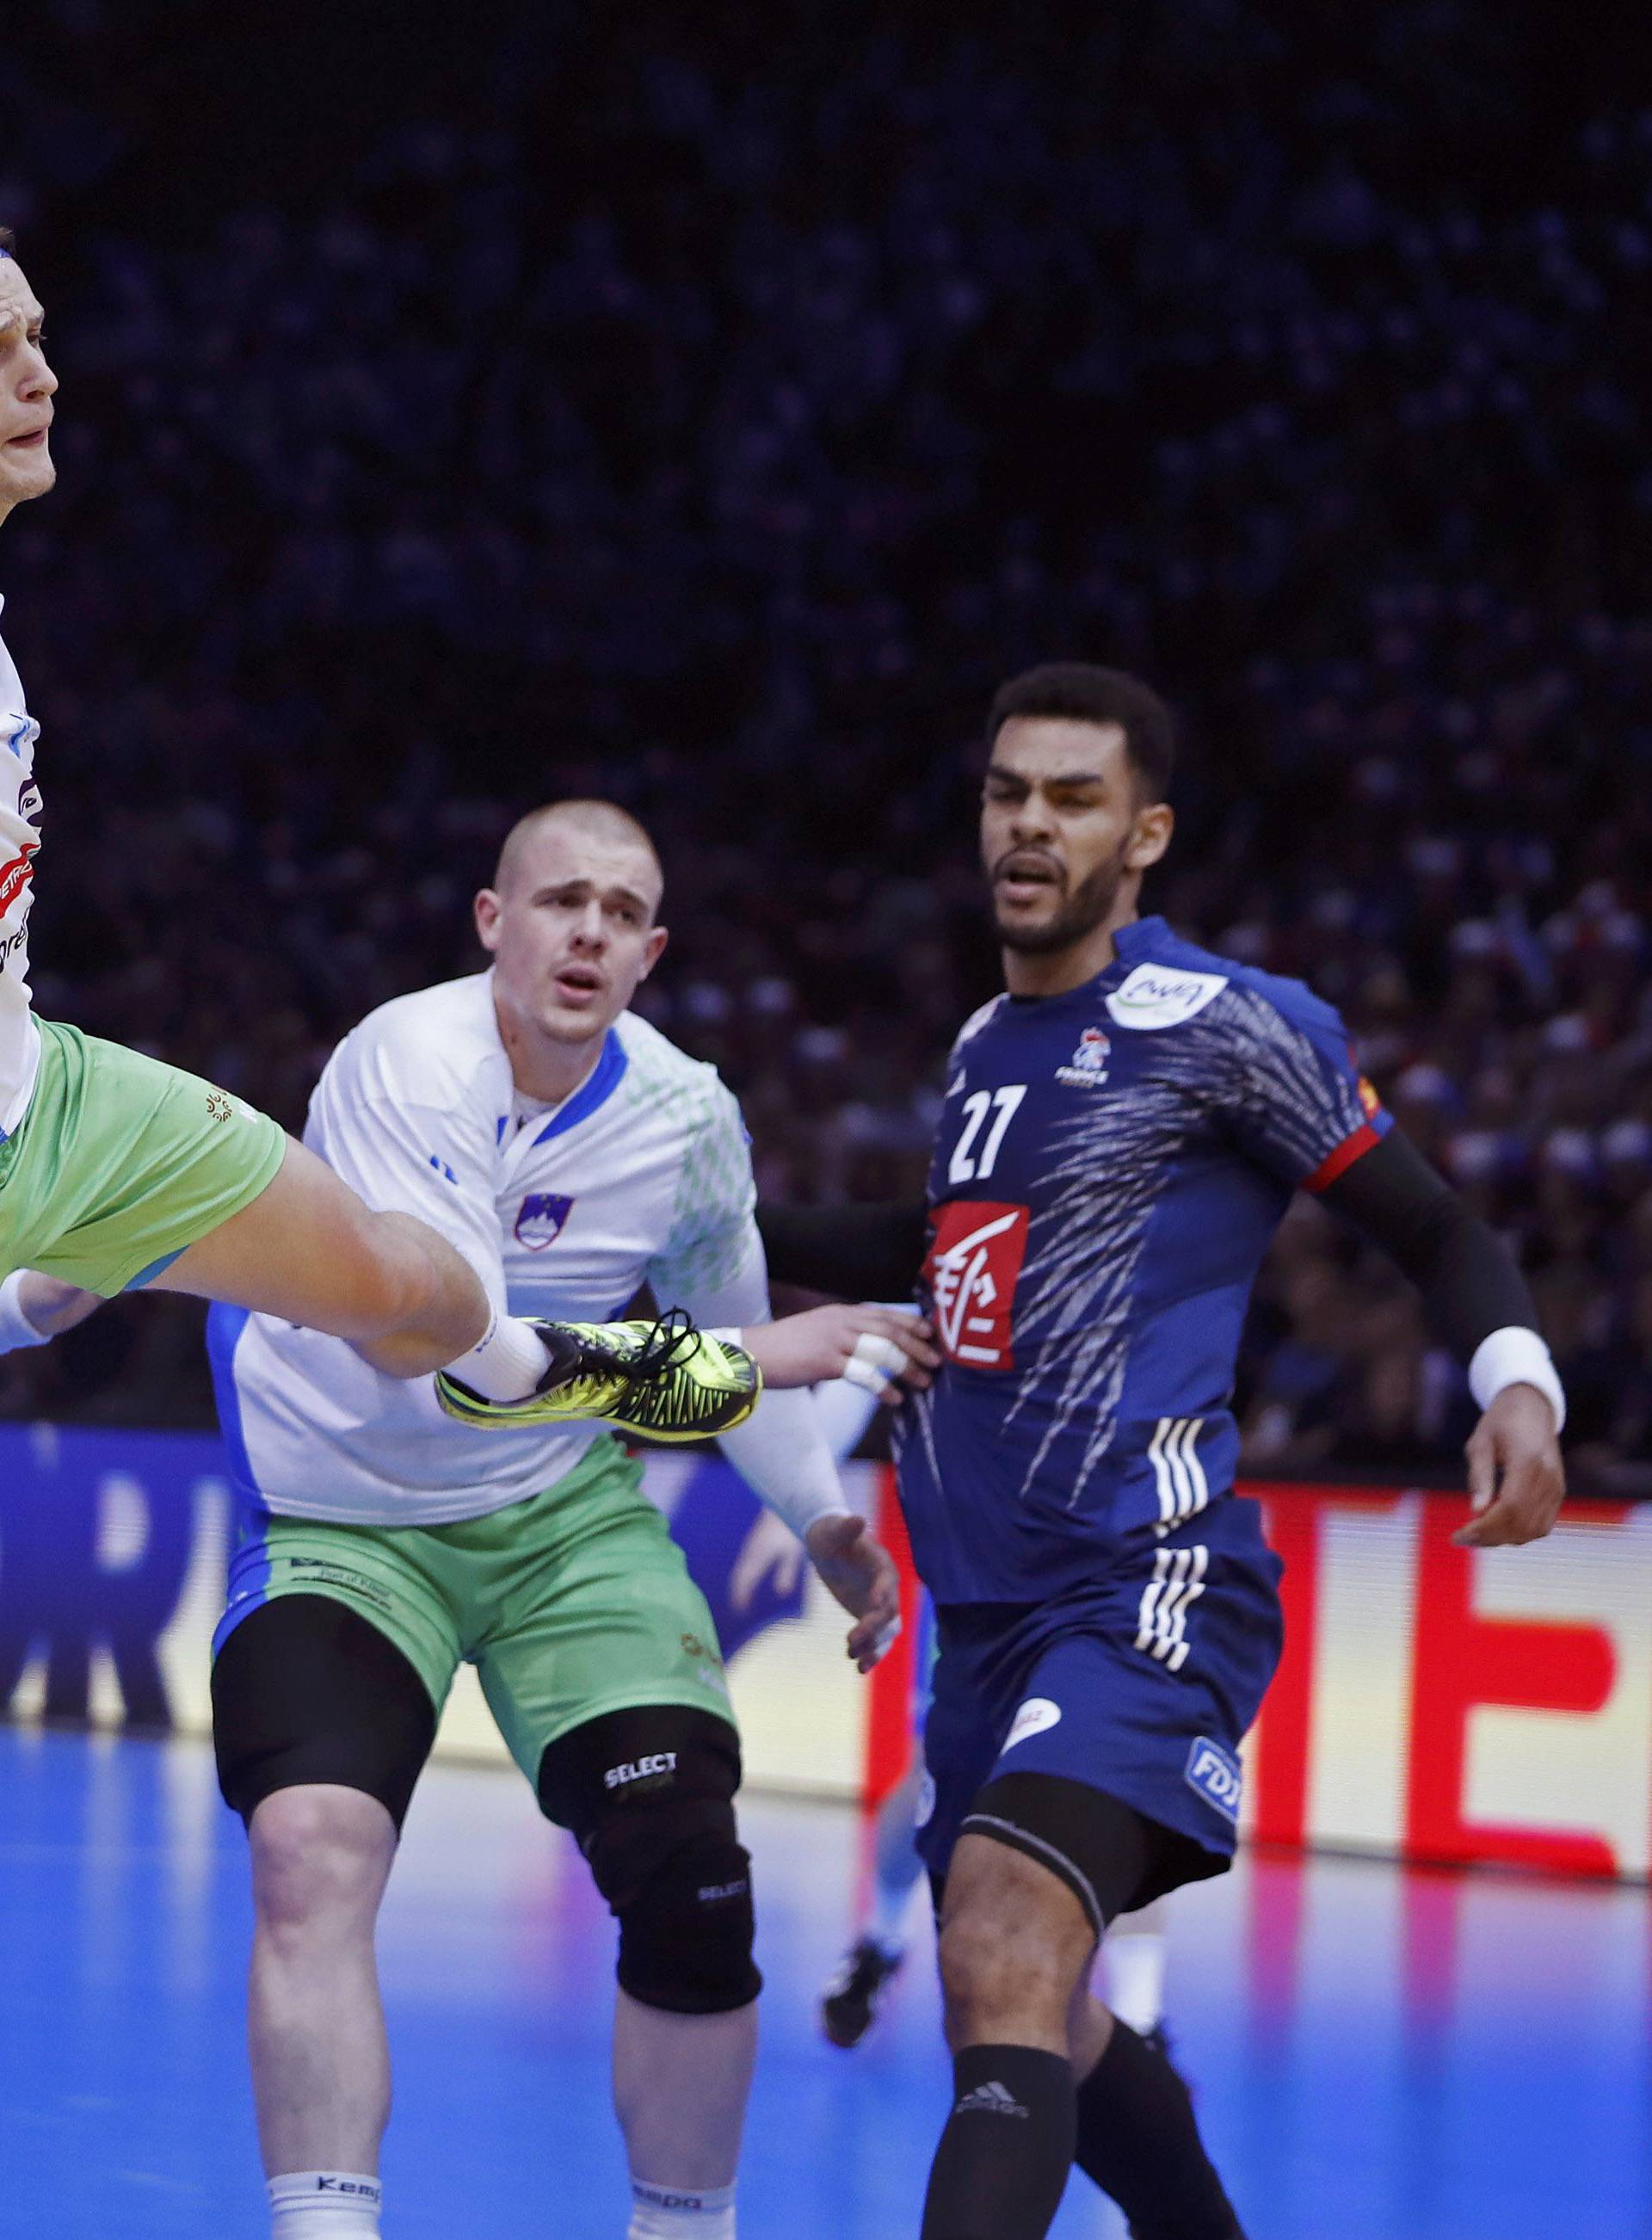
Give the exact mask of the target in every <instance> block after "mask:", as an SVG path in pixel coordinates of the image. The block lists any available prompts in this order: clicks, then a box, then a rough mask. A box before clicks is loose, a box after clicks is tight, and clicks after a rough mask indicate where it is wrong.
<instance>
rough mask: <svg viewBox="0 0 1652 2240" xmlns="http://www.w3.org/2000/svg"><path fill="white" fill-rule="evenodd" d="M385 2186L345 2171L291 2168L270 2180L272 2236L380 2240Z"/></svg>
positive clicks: (294, 2239) (272, 2239) (306, 2239)
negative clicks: (380, 2208)
mask: <svg viewBox="0 0 1652 2240" xmlns="http://www.w3.org/2000/svg"><path fill="white" fill-rule="evenodd" d="M382 2199H383V2188H382V2187H381V2186H380V2184H379V2182H378V2180H377V2179H376V2177H360V2176H357V2175H353V2174H352V2173H351V2172H350V2171H349V2170H293V2171H291V2172H290V2174H289V2175H288V2176H286V2177H272V2178H271V2179H270V2240H379V2231H378V2211H379V2203H380V2202H381V2200H382Z"/></svg>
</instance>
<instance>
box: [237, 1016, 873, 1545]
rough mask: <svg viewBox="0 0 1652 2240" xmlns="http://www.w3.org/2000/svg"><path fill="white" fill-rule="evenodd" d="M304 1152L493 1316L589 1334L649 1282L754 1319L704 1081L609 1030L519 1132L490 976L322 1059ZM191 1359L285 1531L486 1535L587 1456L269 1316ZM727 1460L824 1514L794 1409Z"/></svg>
mask: <svg viewBox="0 0 1652 2240" xmlns="http://www.w3.org/2000/svg"><path fill="white" fill-rule="evenodd" d="M304 1141H305V1142H306V1143H308V1144H309V1145H310V1149H311V1150H314V1151H316V1152H318V1153H319V1154H320V1156H321V1157H323V1158H324V1159H325V1160H326V1161H327V1163H328V1164H329V1165H330V1166H331V1167H333V1168H335V1169H336V1170H337V1172H338V1173H339V1174H341V1175H342V1176H343V1177H344V1179H345V1181H346V1182H348V1183H350V1184H351V1185H352V1187H353V1188H354V1189H355V1190H356V1191H357V1192H359V1194H360V1195H361V1196H362V1197H363V1198H364V1199H365V1200H366V1201H367V1203H368V1204H369V1205H370V1206H373V1207H376V1208H378V1209H381V1210H390V1209H398V1210H401V1211H403V1212H406V1213H413V1214H416V1215H418V1217H420V1219H421V1220H423V1221H426V1222H428V1223H430V1226H431V1227H432V1228H433V1229H436V1230H440V1231H441V1233H442V1234H443V1236H444V1237H447V1238H448V1239H449V1240H450V1243H453V1244H454V1246H455V1247H456V1249H457V1250H459V1251H460V1252H461V1253H462V1254H463V1256H464V1257H465V1258H466V1259H467V1260H468V1261H469V1262H470V1264H471V1266H472V1267H473V1268H475V1269H476V1271H477V1273H478V1274H479V1275H480V1276H481V1277H482V1278H483V1282H484V1283H486V1285H487V1287H488V1290H489V1291H490V1295H491V1297H492V1298H493V1300H494V1303H495V1304H496V1306H499V1307H509V1309H510V1311H511V1312H512V1313H513V1314H519V1315H543V1316H547V1317H555V1318H558V1319H562V1320H566V1321H575V1322H604V1321H610V1320H613V1319H614V1318H616V1317H618V1316H619V1315H621V1314H622V1313H623V1310H624V1309H625V1308H626V1306H627V1305H628V1304H629V1302H630V1301H631V1299H632V1298H633V1297H634V1296H635V1295H636V1291H637V1290H639V1289H640V1287H641V1286H642V1285H643V1283H648V1284H649V1286H650V1287H651V1289H652V1290H653V1292H654V1295H655V1297H656V1299H657V1301H658V1303H659V1304H660V1306H661V1307H662V1308H667V1307H672V1306H683V1307H686V1308H688V1309H689V1311H690V1312H691V1313H692V1314H694V1315H695V1316H696V1318H697V1319H698V1320H699V1321H701V1322H702V1323H709V1324H711V1325H713V1326H719V1325H729V1324H732V1325H735V1326H741V1325H743V1324H745V1323H754V1322H763V1321H766V1320H767V1319H768V1316H769V1288H768V1277H767V1273H766V1270H765V1267H764V1263H763V1246H762V1243H761V1240H760V1239H759V1237H758V1235H757V1229H756V1219H755V1217H754V1210H753V1209H754V1205H755V1200H756V1190H755V1186H754V1184H753V1181H752V1174H751V1157H750V1153H749V1149H748V1144H747V1138H746V1132H745V1128H744V1125H743V1122H742V1120H741V1117H740V1110H739V1107H738V1105H737V1104H736V1102H735V1100H734V1097H732V1096H731V1095H730V1093H729V1090H727V1089H726V1088H725V1087H724V1086H723V1083H722V1081H721V1080H720V1079H719V1078H718V1077H717V1074H716V1069H715V1068H714V1067H711V1066H709V1065H703V1064H701V1063H698V1062H697V1061H696V1060H695V1059H693V1058H690V1057H686V1056H685V1055H684V1054H683V1051H681V1050H678V1049H676V1047H675V1045H674V1044H672V1043H669V1042H668V1041H667V1040H666V1038H665V1037H664V1036H663V1035H662V1034H660V1033H659V1032H658V1031H657V1030H656V1029H655V1028H653V1027H651V1026H649V1024H648V1023H646V1021H644V1020H642V1019H638V1018H635V1017H632V1016H631V1015H630V1014H629V1012H628V1013H626V1014H625V1015H624V1016H623V1017H621V1018H620V1020H619V1021H618V1022H617V1023H616V1025H615V1026H614V1027H613V1028H611V1029H610V1031H609V1034H608V1037H607V1039H606V1041H605V1043H604V1044H603V1049H602V1051H601V1054H600V1056H599V1057H598V1058H597V1061H596V1067H595V1069H594V1070H593V1071H592V1072H591V1073H590V1076H589V1077H587V1079H586V1080H585V1082H584V1083H583V1086H582V1087H580V1088H579V1089H577V1090H575V1092H574V1094H573V1095H572V1096H571V1097H569V1098H568V1099H567V1100H566V1101H565V1102H564V1103H562V1104H560V1105H557V1106H555V1107H553V1108H548V1109H536V1110H533V1111H532V1112H531V1114H530V1115H529V1117H527V1118H526V1120H525V1123H524V1120H523V1107H522V1106H521V1104H520V1102H519V1100H517V1098H516V1093H515V1090H514V1085H513V1083H512V1080H511V1074H510V1061H509V1059H508V1058H507V1057H506V1055H505V1050H504V1046H503V1043H502V1042H501V1040H500V1037H499V1030H498V1025H497V1023H496V1017H495V1014H494V1007H493V976H492V975H491V973H487V972H483V973H479V974H477V975H476V976H475V977H471V978H469V979H464V980H455V981H450V982H449V983H446V984H445V985H443V986H442V987H437V988H430V989H426V990H423V991H422V992H421V993H419V994H417V995H413V996H403V997H398V998H397V999H396V1001H395V1002H394V1003H386V1004H385V1005H383V1008H382V1009H381V1010H376V1011H375V1012H373V1013H371V1014H370V1017H368V1018H366V1019H364V1020H363V1023H362V1024H361V1025H360V1026H359V1027H357V1028H356V1030H355V1031H354V1033H353V1034H350V1035H349V1036H348V1037H346V1038H345V1040H344V1041H343V1043H340V1045H339V1047H338V1049H337V1050H336V1051H335V1052H334V1054H333V1057H332V1058H331V1059H330V1062H329V1063H328V1066H327V1070H326V1071H325V1072H324V1073H323V1076H322V1077H321V1080H320V1082H319V1083H318V1084H317V1086H316V1093H315V1096H314V1097H313V1098H312V1099H311V1102H310V1120H309V1124H308V1126H307V1127H306V1129H305V1131H304ZM209 1338H210V1346H211V1351H212V1359H213V1371H214V1377H215V1381H216V1385H217V1392H218V1408H219V1413H220V1416H221V1417H222V1420H223V1427H224V1431H225V1434H226V1437H227V1438H228V1441H229V1444H230V1453H231V1457H232V1459H233V1462H234V1464H235V1468H236V1475H237V1477H239V1478H240V1479H241V1480H242V1482H243V1490H244V1491H245V1492H247V1493H249V1494H250V1495H251V1496H252V1497H254V1498H255V1499H256V1500H257V1501H260V1502H262V1503H263V1505H264V1506H265V1507H267V1508H269V1509H271V1510H276V1511H278V1512H280V1513H282V1514H283V1515H287V1516H294V1517H326V1518H331V1519H334V1520H336V1521H338V1522H341V1523H360V1524H391V1523H393V1524H443V1523H452V1522H454V1521H455V1520H456V1519H458V1518H460V1517H480V1516H484V1515H486V1514H488V1513H489V1512H490V1511H491V1510H496V1509H503V1508H504V1507H506V1506H507V1505H508V1504H509V1503H512V1502H516V1501H521V1500H523V1499H524V1498H526V1497H528V1496H529V1495H531V1494H536V1493H538V1492H541V1491H543V1490H544V1489H545V1488H546V1487H547V1486H549V1485H550V1484H552V1483H554V1482H555V1481H556V1479H557V1478H559V1477H562V1476H563V1474H564V1473H565V1472H566V1471H567V1470H570V1468H571V1467H572V1465H573V1464H574V1463H576V1462H577V1461H578V1459H579V1457H581V1455H583V1453H584V1451H585V1450H586V1449H587V1447H589V1445H590V1443H591V1441H592V1440H593V1439H594V1438H596V1437H597V1436H598V1435H599V1429H598V1427H597V1426H596V1425H590V1424H576V1425H573V1426H570V1428H568V1429H566V1430H555V1431H548V1432H526V1431H514V1430H471V1429H470V1428H468V1427H465V1426H463V1425H461V1424H459V1423H455V1422H454V1421H453V1420H452V1419H451V1417H447V1416H444V1415H443V1413H442V1411H441V1410H440V1408H439V1407H438V1406H437V1404H436V1394H435V1389H434V1383H433V1380H432V1379H430V1377H423V1378H420V1379H418V1380H416V1381H413V1382H406V1383H403V1382H400V1381H398V1380H397V1379H396V1378H394V1377H382V1376H380V1375H379V1374H378V1372H377V1371H376V1370H373V1369H370V1367H369V1366H368V1364H367V1363H365V1362H364V1361H363V1359H362V1358H361V1357H360V1356H359V1355H358V1354H356V1352H354V1351H353V1350H351V1349H350V1347H349V1346H348V1345H346V1344H344V1343H343V1341H342V1340H340V1339H337V1338H330V1337H321V1336H320V1335H318V1334H317V1333H316V1332H315V1331H313V1330H299V1329H296V1328H295V1327H294V1326H293V1325H292V1324H291V1323H283V1322H279V1321H276V1320H274V1319H272V1318H271V1317H269V1316H267V1315H252V1316H249V1315H247V1314H246V1313H245V1312H244V1311H243V1310H238V1309H235V1310H232V1309H227V1308H223V1307H215V1308H214V1309H213V1310H212V1313H211V1316H210V1320H209ZM765 1418H767V1428H766V1436H765V1431H764V1430H763V1429H761V1428H760V1427H763V1426H764V1421H765ZM782 1419H784V1425H783V1421H782ZM784 1427H789V1437H783V1438H782V1439H781V1440H780V1441H779V1443H778V1446H776V1433H779V1432H781V1431H782V1430H783V1428H784ZM748 1434H749V1435H750V1444H749V1450H743V1448H742V1442H743V1440H745V1439H746V1438H747V1436H748ZM724 1444H725V1447H726V1449H727V1450H728V1452H729V1456H730V1459H731V1460H733V1461H734V1462H735V1463H736V1464H737V1465H738V1466H739V1467H740V1468H741V1469H742V1470H743V1471H744V1472H745V1474H746V1476H747V1477H749V1479H750V1480H751V1482H752V1483H753V1485H754V1486H755V1487H756V1490H757V1491H758V1492H759V1494H762V1495H764V1496H765V1497H769V1495H770V1494H771V1493H773V1492H774V1491H775V1490H776V1487H775V1485H774V1484H773V1483H772V1481H773V1480H774V1479H775V1478H776V1475H778V1476H780V1477H783V1478H784V1479H785V1480H786V1481H787V1490H788V1492H789V1493H790V1494H791V1495H792V1496H793V1500H792V1503H791V1506H792V1507H793V1508H794V1510H795V1509H796V1494H797V1492H798V1491H799V1490H803V1492H804V1494H805V1497H806V1503H808V1502H812V1503H813V1505H814V1507H815V1508H816V1509H817V1510H821V1511H823V1510H826V1509H829V1508H836V1507H841V1506H842V1498H841V1493H840V1491H839V1489H838V1485H837V1480H836V1473H835V1471H834V1470H833V1468H832V1464H831V1458H830V1454H829V1450H828V1449H827V1447H826V1445H825V1442H824V1439H823V1437H822V1434H821V1432H820V1430H819V1429H818V1427H817V1425H816V1423H815V1419H814V1415H813V1410H812V1407H811V1405H810V1403H809V1396H808V1395H807V1394H806V1393H769V1394H766V1395H765V1396H764V1397H763V1401H762V1402H761V1403H759V1406H758V1409H757V1412H756V1417H754V1418H753V1420H752V1423H750V1424H749V1425H748V1426H746V1427H743V1430H741V1431H736V1432H734V1433H731V1434H729V1437H728V1438H727V1439H726V1440H725V1442H724ZM776 1457H781V1458H782V1459H780V1460H779V1461H778V1463H777V1466H776ZM754 1460H756V1465H757V1466H756V1467H753V1462H754ZM765 1480H769V1481H771V1483H765V1482H764V1481H765ZM816 1493H817V1495H818V1497H817V1498H816Z"/></svg>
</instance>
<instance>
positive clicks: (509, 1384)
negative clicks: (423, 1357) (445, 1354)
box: [448, 1315, 550, 1401]
mask: <svg viewBox="0 0 1652 2240" xmlns="http://www.w3.org/2000/svg"><path fill="white" fill-rule="evenodd" d="M549 1363H550V1355H549V1354H548V1353H547V1352H546V1351H545V1347H544V1341H543V1339H542V1338H538V1337H535V1335H534V1333H533V1331H532V1330H530V1329H529V1327H528V1325H527V1323H524V1322H518V1320H517V1319H516V1316H515V1315H496V1316H495V1317H494V1318H493V1320H492V1321H491V1322H490V1323H489V1325H488V1329H487V1332H486V1335H485V1336H484V1337H482V1338H481V1339H480V1340H479V1341H478V1342H477V1343H476V1344H475V1345H473V1346H472V1347H471V1349H470V1352H469V1353H463V1354H461V1355H460V1357H459V1358H458V1359H457V1361H450V1363H448V1368H449V1370H450V1373H451V1374H452V1375H453V1376H455V1377H457V1378H458V1380H459V1382H460V1383H461V1384H468V1385H469V1386H470V1390H472V1391H473V1392H479V1393H480V1394H481V1395H482V1397H483V1399H484V1400H495V1401H503V1400H525V1399H526V1398H527V1397H528V1395H529V1394H530V1392H531V1391H532V1390H533V1389H534V1387H535V1386H536V1384H537V1383H538V1382H539V1380H540V1378H541V1377H543V1375H544V1373H545V1370H546V1367H547V1365H548V1364H549Z"/></svg>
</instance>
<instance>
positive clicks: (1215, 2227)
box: [1075, 2019, 1244, 2240]
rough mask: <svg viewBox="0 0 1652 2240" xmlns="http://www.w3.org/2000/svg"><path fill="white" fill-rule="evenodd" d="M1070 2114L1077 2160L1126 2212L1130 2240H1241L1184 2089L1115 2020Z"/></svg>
mask: <svg viewBox="0 0 1652 2240" xmlns="http://www.w3.org/2000/svg"><path fill="white" fill-rule="evenodd" d="M1076 2115H1077V2140H1078V2144H1077V2152H1076V2157H1075V2159H1076V2162H1077V2163H1078V2167H1079V2168H1080V2170H1082V2171H1083V2173H1084V2175H1085V2176H1086V2177H1092V2178H1094V2179H1095V2181H1096V2184H1097V2185H1099V2186H1100V2187H1101V2189H1102V2192H1103V2193H1110V2194H1111V2195H1112V2197H1113V2198H1114V2200H1115V2201H1116V2202H1117V2203H1118V2205H1119V2207H1120V2208H1121V2209H1122V2210H1123V2211H1124V2214H1125V2217H1127V2218H1128V2219H1129V2227H1130V2233H1131V2240H1244V2235H1243V2233H1242V2231H1241V2230H1240V2228H1239V2220H1238V2218H1237V2217H1236V2216H1235V2215H1234V2212H1233V2205H1232V2203H1230V2202H1229V2199H1228V2197H1227V2195H1226V2194H1225V2193H1224V2192H1223V2191H1222V2180H1221V2179H1220V2178H1219V2177H1217V2176H1216V2171H1215V2170H1214V2169H1213V2167H1212V2166H1211V2162H1210V2157H1209V2155H1207V2154H1206V2152H1205V2150H1204V2145H1203V2143H1202V2140H1201V2139H1200V2137H1199V2126H1198V2124H1197V2123H1196V2121H1195V2120H1194V2114H1193V2103H1192V2101H1191V2100H1190V2099H1189V2097H1188V2088H1187V2086H1186V2085H1185V2084H1184V2083H1182V2079H1181V2078H1180V2077H1178V2076H1177V2075H1176V2071H1175V2070H1174V2069H1172V2068H1171V2066H1170V2064H1169V2062H1168V2061H1167V2060H1166V2059H1165V2057H1164V2056H1163V2055H1162V2053H1160V2052H1159V2051H1158V2050H1157V2049H1156V2047H1154V2046H1150V2045H1149V2043H1147V2041H1146V2039H1145V2038H1141V2037H1137V2036H1136V2032H1135V2031H1134V2030H1129V2029H1127V2028H1126V2026H1125V2025H1124V2023H1122V2022H1119V2021H1118V2020H1117V2019H1115V2021H1114V2023H1113V2035H1112V2037H1110V2038H1109V2040H1108V2043H1107V2050H1106V2052H1105V2053H1104V2054H1103V2055H1102V2057H1101V2059H1100V2060H1099V2061H1098V2062H1097V2063H1096V2066H1095V2068H1094V2069H1092V2070H1091V2071H1090V2073H1089V2076H1088V2077H1086V2078H1085V2079H1084V2082H1083V2083H1082V2084H1081V2085H1080V2086H1079V2088H1078V2096H1077V2108H1076Z"/></svg>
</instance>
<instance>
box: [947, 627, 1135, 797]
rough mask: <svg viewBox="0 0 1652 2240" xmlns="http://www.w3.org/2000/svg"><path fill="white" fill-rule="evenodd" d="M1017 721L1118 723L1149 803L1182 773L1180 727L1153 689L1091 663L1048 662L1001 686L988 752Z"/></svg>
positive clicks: (990, 724)
mask: <svg viewBox="0 0 1652 2240" xmlns="http://www.w3.org/2000/svg"><path fill="white" fill-rule="evenodd" d="M1013 716H1056V717H1065V718H1067V719H1069V721H1071V722H1074V723H1116V724H1117V725H1118V727H1119V729H1120V730H1122V732H1123V734H1124V751H1125V753H1126V755H1127V756H1128V757H1129V763H1130V767H1131V769H1132V770H1134V771H1135V772H1136V783H1138V785H1139V786H1140V787H1141V790H1142V799H1143V800H1145V801H1163V800H1164V799H1166V797H1168V796H1169V790H1170V780H1171V778H1172V777H1174V775H1175V772H1176V727H1175V725H1174V723H1172V722H1171V720H1170V711H1169V709H1168V708H1167V707H1166V706H1165V704H1164V703H1163V701H1162V700H1161V699H1160V697H1159V696H1158V694H1157V693H1156V691H1155V690H1153V688H1152V686H1151V685H1150V684H1143V683H1142V680H1141V678H1140V677H1131V676H1129V675H1128V674H1127V673H1126V671H1125V670H1122V669H1102V668H1100V667H1098V666H1097V664H1096V663H1094V662H1090V661H1046V662H1042V663H1040V664H1039V666H1038V667H1037V668H1036V669H1027V670H1023V671H1022V673H1021V675H1020V676H1019V677H1011V678H1010V679H1009V683H1007V684H1001V685H1000V686H999V687H998V690H997V692H996V694H995V696H994V698H993V703H992V712H991V714H990V715H989V717H988V718H987V749H988V751H989V753H990V751H991V750H992V746H993V743H994V741H995V740H996V738H997V737H998V734H999V732H1000V731H1001V730H1003V727H1004V725H1005V724H1006V723H1009V720H1010V718H1011V717H1013Z"/></svg>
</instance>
